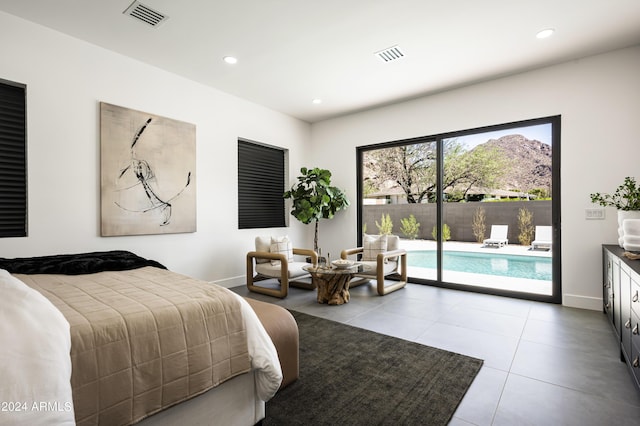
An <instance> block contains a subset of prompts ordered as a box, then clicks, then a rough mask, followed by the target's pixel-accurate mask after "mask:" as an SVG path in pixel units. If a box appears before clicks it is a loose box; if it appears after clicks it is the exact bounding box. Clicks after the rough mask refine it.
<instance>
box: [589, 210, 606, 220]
mask: <svg viewBox="0 0 640 426" xmlns="http://www.w3.org/2000/svg"><path fill="white" fill-rule="evenodd" d="M584 217H585V219H589V220H602V219H604V209H597V208H596V209H585V210H584Z"/></svg>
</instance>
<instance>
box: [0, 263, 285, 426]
mask: <svg viewBox="0 0 640 426" xmlns="http://www.w3.org/2000/svg"><path fill="white" fill-rule="evenodd" d="M0 291H2V293H3V297H2V298H0V369H1V370H0V372H1V375H2V377H3V380H2V383H1V384H0V403H2V404H4V405H6V406H2V407H0V410H2V411H4V412H2V413H0V415H2V423H3V424H5V423H6V424H31V425H38V424H42V425H44V424H57V425H58V424H59V425H73V424H78V425H96V424H109V425H128V424H136V423H139V424H142V425H157V424H176V423H177V421H178V420H179V419H182V420H181V421H182V422H184V420H185V418H184V417H183V415H184V414H185V413H188V415H189V417H188V418H189V422H190V423H192V424H198V423H202V424H207V423H210V422H211V419H212V418H215V419H216V423H218V422H220V424H238V425H252V424H256V423H258V422H259V421H260V420H261V419H262V418H264V414H265V409H264V407H265V401H267V400H269V399H270V398H271V397H272V396H273V395H274V394H275V392H276V391H277V390H278V389H279V387H280V385H281V383H282V379H283V374H282V371H283V369H282V367H281V365H280V362H281V361H280V360H279V358H278V351H277V350H276V347H275V346H274V343H273V341H272V339H271V338H270V337H269V334H267V331H266V330H265V327H264V326H263V324H262V323H261V319H259V318H258V316H257V315H256V310H255V309H254V308H252V307H251V305H249V303H247V301H246V300H245V299H243V298H242V297H239V296H238V295H236V294H235V293H233V292H231V291H229V290H228V289H225V288H223V287H219V286H216V285H212V284H209V283H206V282H204V281H200V280H196V279H193V278H190V277H187V276H184V275H181V274H177V273H174V272H172V271H168V270H167V269H166V268H164V267H163V266H162V265H160V264H159V263H157V262H154V261H150V260H147V259H144V258H140V257H138V256H136V255H134V254H133V253H130V252H126V251H110V252H94V253H85V254H78V255H60V256H44V257H38V258H20V259H0ZM269 306H272V305H269ZM274 308H278V307H274ZM280 309H282V308H280ZM285 313H286V311H285ZM287 314H288V313H287ZM296 332H297V329H296ZM296 349H297V348H296ZM296 368H297V366H296Z"/></svg>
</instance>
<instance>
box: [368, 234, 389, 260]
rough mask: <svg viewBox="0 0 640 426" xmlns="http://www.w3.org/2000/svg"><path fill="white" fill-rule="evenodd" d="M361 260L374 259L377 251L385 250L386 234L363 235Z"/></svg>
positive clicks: (382, 251)
mask: <svg viewBox="0 0 640 426" xmlns="http://www.w3.org/2000/svg"><path fill="white" fill-rule="evenodd" d="M362 247H363V250H362V260H365V261H370V260H376V259H377V258H378V254H379V253H384V252H385V251H387V236H386V235H367V234H365V235H364V241H363V245H362Z"/></svg>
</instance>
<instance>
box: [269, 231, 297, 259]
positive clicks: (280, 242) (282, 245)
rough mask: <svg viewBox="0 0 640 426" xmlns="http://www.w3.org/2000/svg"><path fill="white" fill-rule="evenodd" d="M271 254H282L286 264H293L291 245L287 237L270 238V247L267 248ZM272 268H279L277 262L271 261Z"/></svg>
mask: <svg viewBox="0 0 640 426" xmlns="http://www.w3.org/2000/svg"><path fill="white" fill-rule="evenodd" d="M269 251H270V252H271V253H279V254H284V255H285V256H286V258H287V261H288V262H293V245H292V244H291V241H289V237H288V236H286V235H285V236H284V237H271V245H270V246H269ZM271 264H272V265H273V266H280V261H279V260H272V261H271Z"/></svg>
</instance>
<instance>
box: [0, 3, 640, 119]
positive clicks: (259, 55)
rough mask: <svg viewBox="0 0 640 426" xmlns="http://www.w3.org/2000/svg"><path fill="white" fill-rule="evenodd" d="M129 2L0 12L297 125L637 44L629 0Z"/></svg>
mask: <svg viewBox="0 0 640 426" xmlns="http://www.w3.org/2000/svg"><path fill="white" fill-rule="evenodd" d="M131 2H132V0H55V1H51V0H0V10H1V11H5V12H7V13H10V14H13V15H16V16H19V17H22V18H24V19H27V20H29V21H33V22H36V23H38V24H41V25H44V26H47V27H50V28H53V29H55V30H58V31H60V32H63V33H66V34H69V35H71V36H73V37H76V38H79V39H82V40H86V41H87V42H90V43H93V44H95V45H98V46H102V47H104V48H106V49H109V50H112V51H115V52H119V53H121V54H123V55H126V56H130V57H132V58H136V59H138V60H140V61H142V62H145V63H148V64H151V65H154V66H156V67H159V68H162V69H165V70H168V71H170V72H173V73H175V74H178V75H181V76H184V77H186V78H189V79H191V80H195V81H197V82H200V83H202V84H205V85H209V86H212V87H215V88H216V89H218V90H221V91H223V92H226V93H229V94H232V95H236V96H238V97H241V98H244V99H247V100H250V101H253V102H255V103H258V104H261V105H264V106H266V107H268V108H271V109H274V110H277V111H281V112H283V113H285V114H288V115H291V116H293V117H297V118H299V119H302V120H305V121H307V122H316V121H320V120H323V119H327V118H331V117H335V116H339V115H344V114H348V113H351V112H356V111H362V110H366V109H369V108H372V107H375V106H379V105H385V104H390V103H394V102H398V101H402V100H406V99H411V98H415V97H419V96H423V95H428V94H432V93H436V92H441V91H444V90H448V89H452V88H456V87H461V86H464V85H467V84H471V83H475V82H479V81H483V80H488V79H492V78H496V77H499V76H505V75H509V74H513V73H518V72H522V71H525V70H530V69H535V68H539V67H543V66H546V65H551V64H554V63H559V62H565V61H568V60H572V59H577V58H581V57H584V56H589V55H592V54H597V53H600V52H604V51H608V50H612V49H616V48H621V47H628V46H632V45H636V44H639V43H640V0H581V1H577V0H529V1H527V0H519V1H514V0H485V1H477V0H181V1H175V0H141V3H142V4H143V5H145V6H148V7H149V8H151V9H154V10H156V11H158V12H160V13H162V14H164V15H166V16H168V19H166V21H164V22H162V23H161V24H159V25H157V26H155V27H152V26H150V25H148V24H145V23H142V22H141V21H139V20H136V19H134V18H132V17H130V16H128V15H125V14H123V12H124V11H125V10H126V9H127V8H128V7H129V5H130V4H131ZM545 28H554V29H555V30H556V31H555V33H554V35H553V36H551V37H550V38H546V39H537V38H536V33H537V32H538V31H540V30H542V29H545ZM396 45H397V46H399V48H400V49H401V51H402V53H403V54H404V56H403V57H401V58H400V59H397V60H394V61H390V62H387V63H385V62H383V61H382V60H380V59H379V58H378V57H377V56H376V55H375V54H374V53H375V52H378V51H380V50H383V49H386V48H389V47H392V46H396ZM226 55H232V56H235V57H237V59H238V63H237V64H235V65H229V64H227V63H225V62H224V61H223V60H222V58H223V57H224V56H226ZM639 72H640V70H639ZM314 99H321V100H322V102H321V103H319V104H314V103H312V100H314Z"/></svg>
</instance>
